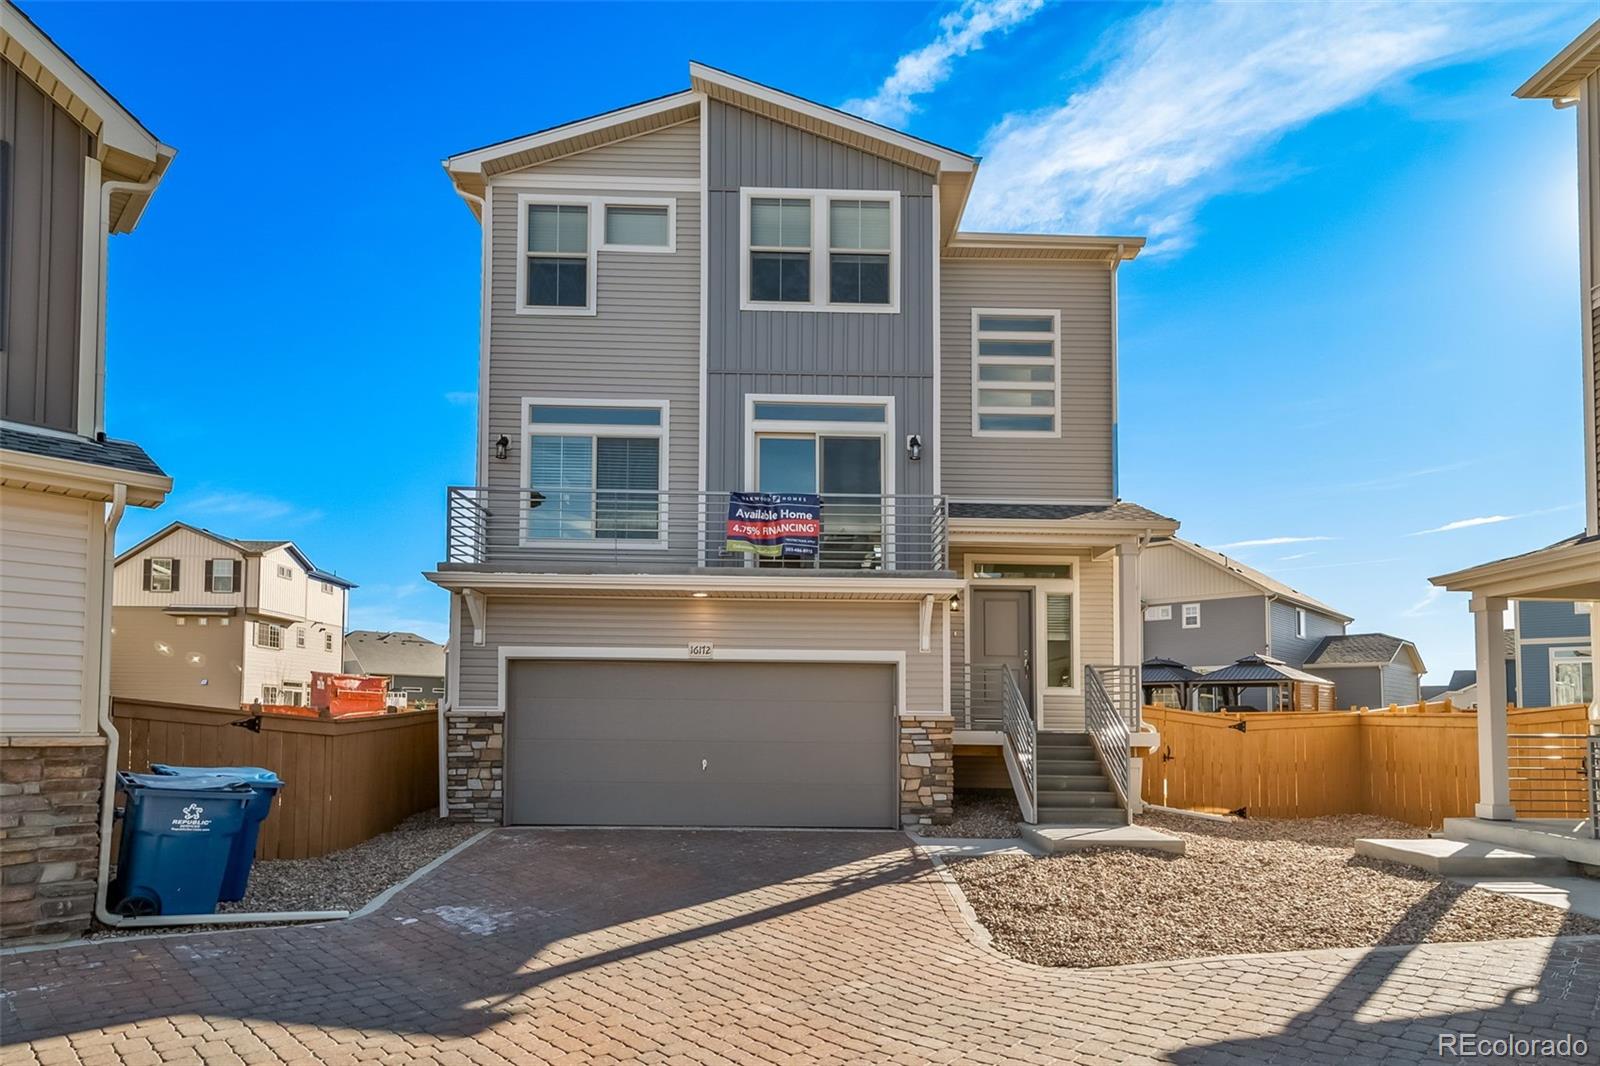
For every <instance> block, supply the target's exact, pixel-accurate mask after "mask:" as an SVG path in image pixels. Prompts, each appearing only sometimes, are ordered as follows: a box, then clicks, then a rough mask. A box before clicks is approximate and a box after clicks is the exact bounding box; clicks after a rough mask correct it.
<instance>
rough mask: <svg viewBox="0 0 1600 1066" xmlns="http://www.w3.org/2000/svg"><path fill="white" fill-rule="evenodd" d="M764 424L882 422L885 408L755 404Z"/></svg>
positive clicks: (756, 415)
mask: <svg viewBox="0 0 1600 1066" xmlns="http://www.w3.org/2000/svg"><path fill="white" fill-rule="evenodd" d="M755 417H756V419H757V420H758V421H762V422H882V421H883V420H884V412H883V406H882V405H881V404H875V403H774V402H766V401H762V402H758V403H756V404H755Z"/></svg>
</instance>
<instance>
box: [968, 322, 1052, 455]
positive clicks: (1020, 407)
mask: <svg viewBox="0 0 1600 1066" xmlns="http://www.w3.org/2000/svg"><path fill="white" fill-rule="evenodd" d="M1060 408H1061V313H1060V312H1059V311H1051V310H1043V311H1034V310H1021V309H1018V310H998V309H988V308H974V309H973V311H972V432H973V434H974V435H976V436H982V437H1038V436H1050V437H1057V436H1060V435H1061V426H1060V421H1059V415H1058V412H1059V410H1060Z"/></svg>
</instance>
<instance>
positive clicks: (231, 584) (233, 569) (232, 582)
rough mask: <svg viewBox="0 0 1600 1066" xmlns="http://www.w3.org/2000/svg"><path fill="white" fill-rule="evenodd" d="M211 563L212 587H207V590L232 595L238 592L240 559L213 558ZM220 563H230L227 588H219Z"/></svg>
mask: <svg viewBox="0 0 1600 1066" xmlns="http://www.w3.org/2000/svg"><path fill="white" fill-rule="evenodd" d="M210 563H211V587H210V588H209V589H207V590H206V591H207V592H211V593H215V594H216V595H218V596H232V595H233V594H234V593H236V592H238V591H239V560H237V559H212V560H210ZM218 563H227V564H228V587H227V588H225V589H219V588H217V577H218V574H217V564H218Z"/></svg>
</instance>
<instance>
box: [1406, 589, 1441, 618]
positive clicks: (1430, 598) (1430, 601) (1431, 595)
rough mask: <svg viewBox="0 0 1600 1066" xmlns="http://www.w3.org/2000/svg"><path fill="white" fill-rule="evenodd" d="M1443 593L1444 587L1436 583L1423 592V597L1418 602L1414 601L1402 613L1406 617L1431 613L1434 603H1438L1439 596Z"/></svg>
mask: <svg viewBox="0 0 1600 1066" xmlns="http://www.w3.org/2000/svg"><path fill="white" fill-rule="evenodd" d="M1443 595H1444V589H1442V588H1440V587H1439V586H1437V585H1434V586H1432V587H1431V588H1429V589H1428V591H1427V592H1425V593H1423V594H1422V599H1420V600H1418V601H1417V602H1416V603H1413V604H1412V605H1411V606H1410V607H1407V608H1406V609H1405V610H1403V611H1401V612H1400V613H1401V614H1402V615H1403V616H1405V617H1406V618H1416V617H1418V616H1420V615H1425V614H1429V613H1431V609H1432V607H1433V605H1434V604H1435V603H1438V602H1439V597H1440V596H1443Z"/></svg>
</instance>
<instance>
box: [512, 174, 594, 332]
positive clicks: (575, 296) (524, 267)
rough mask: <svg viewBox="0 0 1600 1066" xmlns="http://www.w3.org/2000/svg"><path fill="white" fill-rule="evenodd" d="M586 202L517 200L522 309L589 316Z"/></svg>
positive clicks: (590, 245) (591, 309) (591, 262)
mask: <svg viewBox="0 0 1600 1066" xmlns="http://www.w3.org/2000/svg"><path fill="white" fill-rule="evenodd" d="M589 207H590V204H589V202H588V201H583V202H581V203H566V202H559V201H558V202H540V201H538V200H529V199H524V200H523V201H522V218H521V219H520V222H521V228H522V241H521V244H522V249H523V251H522V257H521V260H520V262H519V271H518V272H519V275H520V277H519V281H520V288H521V291H522V301H521V310H523V311H526V312H527V313H530V314H568V315H574V314H578V315H582V314H593V313H594V249H593V241H592V240H591V234H590V229H589Z"/></svg>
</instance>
